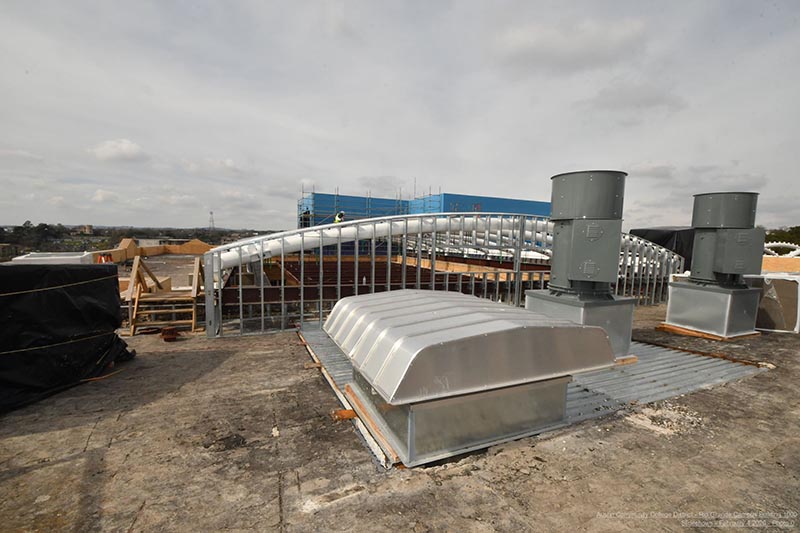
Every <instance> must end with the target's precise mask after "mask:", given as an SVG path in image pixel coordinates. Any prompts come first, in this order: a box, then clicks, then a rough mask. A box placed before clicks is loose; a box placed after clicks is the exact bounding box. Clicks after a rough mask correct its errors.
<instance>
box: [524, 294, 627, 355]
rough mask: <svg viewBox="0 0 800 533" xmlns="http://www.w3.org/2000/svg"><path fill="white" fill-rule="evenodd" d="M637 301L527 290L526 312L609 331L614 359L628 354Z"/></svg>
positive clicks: (616, 297) (617, 297)
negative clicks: (583, 297) (580, 297)
mask: <svg viewBox="0 0 800 533" xmlns="http://www.w3.org/2000/svg"><path fill="white" fill-rule="evenodd" d="M635 303H636V298H623V297H619V296H615V297H614V299H613V300H586V301H581V300H576V299H572V298H568V297H563V296H553V295H552V294H551V293H550V291H549V290H547V289H544V290H538V291H525V309H527V310H529V311H534V312H536V313H541V314H543V315H546V316H549V317H551V318H561V319H564V320H571V321H572V322H575V323H577V324H581V325H584V326H599V327H601V328H603V329H604V330H605V331H606V334H607V335H608V339H609V340H610V341H611V349H612V350H613V351H614V356H615V357H622V356H625V355H628V352H629V351H630V348H631V332H632V330H633V307H634V305H635Z"/></svg>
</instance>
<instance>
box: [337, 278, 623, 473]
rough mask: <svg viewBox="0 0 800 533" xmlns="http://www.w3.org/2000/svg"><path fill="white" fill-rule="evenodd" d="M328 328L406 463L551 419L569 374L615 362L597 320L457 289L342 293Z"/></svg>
mask: <svg viewBox="0 0 800 533" xmlns="http://www.w3.org/2000/svg"><path fill="white" fill-rule="evenodd" d="M323 329H324V330H325V332H326V333H327V334H328V335H329V336H330V338H331V339H332V340H333V341H334V342H335V343H336V345H337V346H338V347H339V348H340V349H341V350H342V352H343V353H344V354H346V355H347V356H348V357H349V358H350V360H351V362H352V366H353V374H354V382H355V383H354V385H352V388H351V389H350V390H349V391H348V394H352V395H353V396H354V397H350V400H351V403H352V404H353V406H354V408H355V409H356V411H358V414H359V416H360V417H361V418H362V420H364V421H365V423H366V425H367V427H368V428H369V430H370V433H372V434H373V436H374V437H375V439H376V440H377V441H378V442H379V443H381V446H385V447H387V448H390V449H388V450H384V451H386V452H387V455H393V454H392V453H391V452H394V453H396V454H397V456H398V457H399V459H400V460H401V461H402V462H403V463H404V464H405V465H406V466H414V465H418V464H423V463H427V462H430V461H435V460H438V459H442V458H445V457H449V456H452V455H457V454H461V453H465V452H468V451H471V450H475V449H479V448H484V447H487V446H491V445H493V444H497V443H499V442H503V441H506V440H511V439H517V438H521V437H524V436H527V435H531V434H534V433H537V432H540V431H542V430H543V429H546V428H550V427H554V426H557V425H559V424H561V423H562V422H563V420H564V417H565V414H566V392H567V384H568V383H569V381H570V380H571V378H570V375H571V374H574V373H576V372H582V371H588V370H596V369H600V368H606V367H609V366H611V365H613V364H614V355H613V353H612V350H611V346H610V344H609V342H608V339H607V336H606V335H605V333H604V332H603V330H602V329H600V328H598V327H589V326H581V325H578V324H575V323H572V322H569V321H566V320H558V319H553V318H549V317H546V316H542V315H540V314H537V313H532V312H530V311H526V310H524V309H519V308H516V307H509V306H507V305H503V304H500V303H495V302H491V301H488V300H485V299H481V298H478V297H475V296H469V295H465V294H461V293H455V292H433V291H425V290H401V291H391V292H383V293H375V294H365V295H359V296H351V297H348V298H343V299H341V300H339V302H337V304H336V306H335V307H334V308H333V311H332V312H331V314H330V316H329V317H328V320H327V321H326V322H325V325H324V328H323Z"/></svg>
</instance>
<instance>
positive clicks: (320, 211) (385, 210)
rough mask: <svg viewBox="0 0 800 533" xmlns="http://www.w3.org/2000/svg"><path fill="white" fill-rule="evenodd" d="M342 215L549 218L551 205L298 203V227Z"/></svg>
mask: <svg viewBox="0 0 800 533" xmlns="http://www.w3.org/2000/svg"><path fill="white" fill-rule="evenodd" d="M340 211H344V213H345V220H357V219H362V218H376V217H385V216H392V215H408V214H412V215H413V214H423V213H480V212H485V213H508V214H521V215H539V216H549V215H550V202H540V201H535V200H520V199H514V198H497V197H493V196H473V195H466V194H453V193H439V194H429V195H426V196H422V197H420V198H414V199H413V200H401V199H399V198H373V197H370V196H348V195H342V194H328V193H318V192H311V193H306V194H305V195H303V197H302V198H301V199H300V200H299V201H298V202H297V227H298V228H303V227H310V226H319V225H322V224H332V223H333V222H334V217H335V216H336V213H338V212H340Z"/></svg>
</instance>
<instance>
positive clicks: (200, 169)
mask: <svg viewBox="0 0 800 533" xmlns="http://www.w3.org/2000/svg"><path fill="white" fill-rule="evenodd" d="M181 164H182V166H183V168H184V169H185V170H186V171H187V172H191V173H192V174H219V173H227V174H242V173H244V172H245V169H244V168H243V167H241V166H239V165H237V164H236V162H235V161H234V160H233V159H231V158H229V157H226V158H222V159H214V158H205V159H201V160H198V161H189V160H185V159H184V160H183V161H182V162H181Z"/></svg>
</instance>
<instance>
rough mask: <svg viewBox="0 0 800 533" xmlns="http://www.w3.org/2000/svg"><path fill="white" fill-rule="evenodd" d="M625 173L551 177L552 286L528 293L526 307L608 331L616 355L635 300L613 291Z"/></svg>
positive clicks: (622, 351)
mask: <svg viewBox="0 0 800 533" xmlns="http://www.w3.org/2000/svg"><path fill="white" fill-rule="evenodd" d="M626 176H627V174H626V173H625V172H620V171H615V170H588V171H582V172H569V173H566V174H558V175H556V176H553V177H552V178H551V181H552V214H551V216H550V218H551V220H552V221H553V226H554V229H553V254H552V259H551V272H550V283H549V286H548V287H549V288H548V289H545V290H538V291H526V293H525V296H526V300H525V308H526V309H529V310H531V311H536V312H539V313H542V314H544V315H547V316H551V317H554V318H560V319H566V320H572V321H574V322H577V323H579V324H585V325H592V326H600V327H602V328H604V329H605V330H606V332H607V333H608V336H609V338H610V340H611V344H612V346H613V348H614V354H615V355H617V356H623V355H626V354H627V353H628V350H629V348H630V341H631V330H632V323H633V306H634V299H632V298H620V297H617V296H615V295H614V294H613V292H612V290H611V284H612V283H616V282H617V277H618V273H619V261H620V253H619V251H620V242H621V235H622V205H623V200H624V196H625V177H626Z"/></svg>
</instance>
